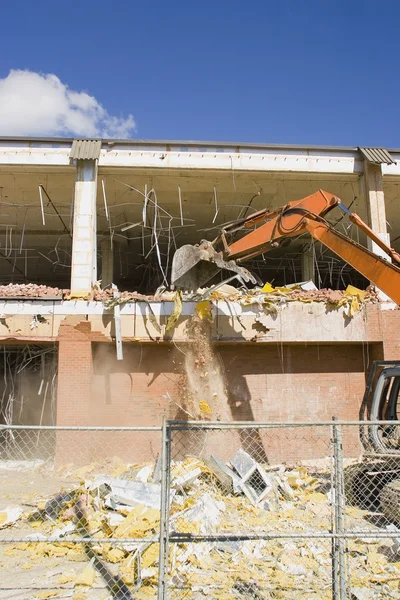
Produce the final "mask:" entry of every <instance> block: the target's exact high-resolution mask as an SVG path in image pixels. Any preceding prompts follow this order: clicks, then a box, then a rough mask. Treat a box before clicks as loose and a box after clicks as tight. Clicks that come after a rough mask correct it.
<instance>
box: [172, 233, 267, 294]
mask: <svg viewBox="0 0 400 600" xmlns="http://www.w3.org/2000/svg"><path fill="white" fill-rule="evenodd" d="M221 270H227V271H232V272H233V273H237V275H238V276H239V278H240V279H242V280H243V281H244V282H251V283H254V284H255V283H257V282H258V281H257V279H256V278H255V277H254V275H252V274H251V273H250V271H248V270H247V269H245V268H244V267H240V266H239V265H237V264H236V263H235V261H233V260H229V261H226V260H224V259H223V256H222V253H221V252H217V251H216V250H215V249H214V247H213V245H212V244H211V242H208V241H206V240H203V241H202V242H201V243H200V244H198V245H195V246H192V245H190V244H187V245H185V246H182V247H181V248H179V249H178V250H177V251H176V252H175V254H174V258H173V261H172V274H171V283H172V285H173V286H174V287H175V288H179V289H183V290H187V291H196V290H197V289H198V288H200V287H202V286H204V285H205V284H206V283H207V282H208V281H210V279H212V278H213V277H214V275H216V274H217V273H218V272H219V271H221Z"/></svg>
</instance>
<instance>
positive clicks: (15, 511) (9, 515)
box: [0, 506, 22, 529]
mask: <svg viewBox="0 0 400 600" xmlns="http://www.w3.org/2000/svg"><path fill="white" fill-rule="evenodd" d="M21 516H22V508H19V507H11V506H10V507H7V508H5V509H4V510H2V511H0V529H4V528H5V527H9V526H10V525H14V523H16V522H17V521H18V519H20V518H21Z"/></svg>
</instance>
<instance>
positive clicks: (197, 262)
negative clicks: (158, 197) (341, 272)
mask: <svg viewBox="0 0 400 600" xmlns="http://www.w3.org/2000/svg"><path fill="white" fill-rule="evenodd" d="M337 206H339V207H340V208H342V209H343V210H344V211H345V212H347V213H348V217H349V219H350V220H351V221H352V222H353V223H354V224H356V225H357V226H358V227H359V228H360V229H361V230H362V231H364V233H366V235H367V236H368V237H370V238H371V239H372V240H373V241H374V242H375V243H376V244H377V245H378V246H379V247H380V248H381V249H382V250H383V251H384V252H385V253H386V254H387V255H388V256H390V258H391V259H392V261H393V263H391V262H389V261H387V260H385V259H384V258H381V257H380V256H377V255H376V254H374V253H373V252H371V251H370V250H368V249H367V248H365V247H364V246H361V245H360V244H358V243H357V242H354V241H353V240H352V239H350V238H349V237H347V236H345V235H342V234H341V233H339V232H338V231H336V229H334V228H333V227H332V226H331V225H330V224H329V223H328V222H327V221H326V220H325V219H324V216H325V215H326V214H328V212H330V211H331V210H332V209H334V208H335V207H337ZM263 221H265V222H264V223H263V224H262V225H260V226H259V227H258V228H257V229H255V230H254V231H251V232H250V233H248V234H247V235H245V236H244V237H242V238H241V239H239V240H237V241H234V242H232V243H231V244H229V243H228V241H227V235H228V234H233V233H235V232H237V231H242V230H243V229H246V228H249V227H253V226H254V225H255V224H257V223H260V222H263ZM303 233H309V234H310V235H311V236H312V237H313V238H314V239H315V240H318V241H320V242H321V243H322V244H324V245H325V246H326V247H327V248H329V249H330V250H332V252H334V253H335V254H336V255H337V256H339V257H340V258H342V259H343V260H344V261H345V262H347V263H348V264H349V265H351V266H352V267H353V268H354V269H356V270H357V271H358V272H359V273H361V274H362V275H363V276H364V277H366V279H368V280H369V281H371V282H372V283H374V284H375V285H376V286H377V287H378V288H379V289H381V290H382V291H383V292H384V293H385V294H387V295H388V296H389V297H390V298H391V299H392V300H393V301H394V302H396V303H397V304H400V266H397V265H400V255H399V254H398V253H397V252H396V251H395V250H394V249H393V248H390V247H389V246H387V245H386V244H385V243H384V242H383V241H382V240H381V239H380V238H379V237H378V236H377V235H376V234H375V233H374V232H373V231H372V230H371V229H370V228H369V227H368V225H367V224H366V223H364V221H363V220H362V219H361V218H360V217H359V216H358V215H357V214H356V213H350V212H349V211H348V209H347V208H346V207H345V206H343V205H342V204H341V203H340V200H339V198H337V197H336V196H334V195H332V194H330V193H328V192H325V191H323V190H318V192H315V193H314V194H311V195H310V196H307V197H306V198H303V199H302V200H297V201H294V202H289V203H288V204H286V205H285V206H284V207H282V208H281V209H278V210H276V211H267V210H266V209H265V210H261V211H258V212H257V213H254V214H253V215H251V216H250V217H247V218H245V219H242V220H240V221H235V222H233V223H231V224H229V225H227V226H226V227H224V229H223V230H222V231H221V233H220V235H219V236H218V238H217V239H216V240H214V242H207V241H203V242H201V244H200V245H199V246H196V247H193V246H183V247H182V248H180V249H179V250H178V251H177V253H176V254H175V256H174V264H173V269H172V283H173V284H174V285H176V286H177V287H180V286H182V287H186V288H187V289H196V286H197V287H199V285H201V284H203V283H205V282H206V281H207V277H208V279H210V278H211V277H212V276H213V275H215V274H216V273H217V272H218V270H220V269H227V270H231V271H234V272H236V273H237V274H238V275H240V276H241V277H242V278H244V280H245V281H253V282H254V277H252V275H251V274H250V273H249V272H248V271H247V270H246V269H244V268H243V267H240V266H238V265H237V263H242V262H244V261H246V260H248V259H250V258H253V257H255V256H258V255H260V254H263V253H264V252H268V251H269V250H272V249H273V248H277V247H279V246H280V244H281V243H282V242H283V241H284V240H287V239H288V238H292V237H297V236H299V235H302V234H303ZM394 263H397V264H394Z"/></svg>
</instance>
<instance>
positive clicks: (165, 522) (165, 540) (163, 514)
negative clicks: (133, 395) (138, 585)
mask: <svg viewBox="0 0 400 600" xmlns="http://www.w3.org/2000/svg"><path fill="white" fill-rule="evenodd" d="M170 474H171V429H170V426H169V424H168V421H167V420H166V418H165V417H164V420H163V426H162V448H161V507H160V554H159V567H158V594H157V599H158V600H167V598H168V552H169V502H170V479H171V478H170Z"/></svg>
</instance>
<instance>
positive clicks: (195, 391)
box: [183, 317, 228, 421]
mask: <svg viewBox="0 0 400 600" xmlns="http://www.w3.org/2000/svg"><path fill="white" fill-rule="evenodd" d="M188 338H189V344H188V345H187V346H186V347H185V359H184V370H185V375H186V387H185V388H184V390H183V392H184V400H185V405H186V407H187V409H188V412H190V414H191V415H192V416H193V417H195V418H200V419H207V420H212V421H214V420H216V421H220V420H227V419H228V397H227V389H226V387H227V386H226V383H225V377H224V373H223V368H222V365H221V362H220V360H219V357H218V355H217V353H216V352H215V350H214V349H213V346H212V342H211V332H210V326H209V323H208V322H207V321H206V320H201V319H198V318H196V317H194V318H193V319H192V320H191V323H190V325H189V327H188Z"/></svg>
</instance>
